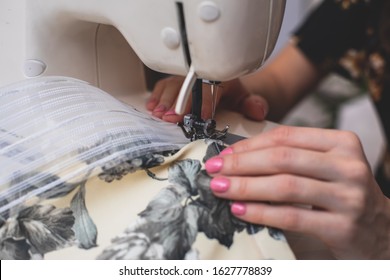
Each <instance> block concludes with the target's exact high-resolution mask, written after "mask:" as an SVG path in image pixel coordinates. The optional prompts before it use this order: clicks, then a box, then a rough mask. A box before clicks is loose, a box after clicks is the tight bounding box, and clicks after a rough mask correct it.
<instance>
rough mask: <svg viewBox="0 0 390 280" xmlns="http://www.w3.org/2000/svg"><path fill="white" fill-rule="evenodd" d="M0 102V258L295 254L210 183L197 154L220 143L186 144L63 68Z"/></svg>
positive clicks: (2, 95)
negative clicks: (243, 217) (233, 209)
mask: <svg viewBox="0 0 390 280" xmlns="http://www.w3.org/2000/svg"><path fill="white" fill-rule="evenodd" d="M74 98H76V99H77V103H74V102H73V101H74ZM0 101H4V102H0V104H4V105H0V112H1V113H0V114H3V115H2V117H3V118H2V119H6V118H8V122H1V119H0V128H1V130H0V132H1V133H0V143H1V146H0V162H1V166H2V168H3V169H2V171H1V172H3V173H2V177H1V178H0V182H1V183H2V184H1V185H0V209H1V213H0V259H42V258H46V259H198V258H203V259H204V258H226V257H227V256H230V258H237V259H239V258H243V259H247V258H272V259H279V258H282V259H289V258H294V256H293V254H292V252H291V250H290V248H289V246H288V244H287V242H286V240H285V238H284V234H283V233H282V232H281V231H280V230H278V229H273V228H267V227H264V226H261V225H252V224H248V223H245V222H242V221H240V220H238V219H236V218H235V217H234V216H232V215H231V213H230V210H229V201H226V200H221V199H218V198H216V197H214V196H213V194H212V193H211V191H210V189H209V181H210V178H209V176H208V175H207V174H206V172H205V171H204V168H203V163H204V161H205V160H206V159H207V158H209V157H211V156H213V155H215V154H217V153H218V152H219V151H220V150H221V149H223V148H224V143H222V142H218V143H217V142H213V141H205V140H201V141H198V142H194V143H190V144H187V143H188V140H187V139H185V137H184V136H183V135H182V131H181V129H180V128H179V127H178V126H175V125H172V124H167V123H164V122H162V121H159V120H157V119H153V118H151V117H150V116H147V115H144V114H141V113H139V112H137V111H135V109H134V108H131V107H127V106H126V105H124V104H121V103H118V101H117V100H115V99H113V98H111V97H109V96H108V94H106V93H104V92H102V91H100V90H98V89H96V88H93V87H92V86H90V85H88V84H85V83H83V82H81V81H76V80H73V79H68V78H65V77H47V78H44V79H37V80H30V81H28V82H22V83H18V84H16V85H12V86H10V87H7V88H3V89H0ZM5 101H7V102H5ZM27 101H28V102H27ZM91 102H92V103H91ZM56 103H57V104H56ZM10 104H11V105H12V107H13V108H14V110H11V108H10V107H11V105H10ZM35 105H36V106H35ZM7 106H8V107H7ZM18 106H19V107H18ZM87 108H88V110H86V109H87ZM1 109H4V110H1ZM70 112H71V113H70ZM7 114H8V115H7ZM91 114H92V115H93V118H89V116H90V115H91ZM27 115H28V116H30V118H26V116H27ZM42 116H43V118H42ZM34 118H35V119H34ZM34 120H39V125H34V124H37V123H38V122H37V121H34ZM10 122H13V124H12V125H11V124H10ZM64 163H67V165H65V164H64ZM75 170H76V171H77V172H75ZM5 171H7V172H5ZM202 239H203V242H202V241H200V240H202ZM205 244H206V245H205ZM210 244H212V245H210Z"/></svg>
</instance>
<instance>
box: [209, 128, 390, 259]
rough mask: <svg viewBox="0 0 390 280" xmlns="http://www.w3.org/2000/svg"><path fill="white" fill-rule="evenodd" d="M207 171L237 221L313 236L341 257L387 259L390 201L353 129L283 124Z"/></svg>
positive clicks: (243, 144)
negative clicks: (315, 127) (343, 130)
mask: <svg viewBox="0 0 390 280" xmlns="http://www.w3.org/2000/svg"><path fill="white" fill-rule="evenodd" d="M206 170H207V171H208V173H209V174H211V175H212V176H213V177H214V178H213V179H212V181H211V186H210V187H211V189H212V190H213V192H214V194H215V195H217V196H219V197H221V198H226V199H230V200H232V201H233V203H232V205H231V211H232V213H233V214H234V215H236V216H237V217H238V218H240V219H243V220H245V221H249V222H253V223H258V224H265V225H269V226H273V227H278V228H281V229H284V230H289V231H295V232H301V233H304V234H309V235H313V236H315V237H316V238H319V239H320V240H321V241H322V242H323V243H325V244H326V245H327V246H328V248H329V249H330V250H331V252H332V253H333V254H334V256H335V257H336V258H339V259H388V258H390V202H389V200H388V199H387V198H386V197H385V196H384V195H383V194H382V192H381V190H380V188H379V187H378V185H377V183H376V182H375V179H374V176H373V174H372V172H371V169H370V167H369V164H368V163H367V160H366V158H365V155H364V152H363V150H362V146H361V144H360V141H359V139H358V137H357V136H356V135H355V134H353V133H351V132H342V131H335V130H325V129H314V128H298V127H286V126H280V127H278V128H276V129H274V130H271V131H269V132H265V133H263V134H260V135H258V136H256V137H253V138H251V139H247V140H243V141H241V142H238V143H236V144H234V145H232V146H231V147H229V148H227V149H226V150H225V151H223V152H222V154H221V155H220V156H218V157H215V158H212V159H210V160H208V161H207V162H206ZM307 206H309V207H307Z"/></svg>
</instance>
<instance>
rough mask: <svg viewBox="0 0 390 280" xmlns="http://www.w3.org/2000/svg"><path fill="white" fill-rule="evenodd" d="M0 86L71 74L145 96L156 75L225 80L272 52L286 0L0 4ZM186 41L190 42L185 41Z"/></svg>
mask: <svg viewBox="0 0 390 280" xmlns="http://www.w3.org/2000/svg"><path fill="white" fill-rule="evenodd" d="M0 3H1V9H0V34H1V37H0V86H4V85H6V84H8V83H11V82H14V81H18V80H22V79H26V78H30V77H37V76H41V75H61V76H70V77H74V78H78V79H81V80H85V81H87V82H90V83H91V84H93V85H96V86H98V87H100V88H102V89H104V90H106V91H108V92H110V93H115V92H119V93H128V92H131V93H133V92H140V91H141V92H144V91H146V88H145V75H144V64H145V65H146V66H148V67H149V68H151V69H153V70H156V71H158V72H163V73H168V74H177V75H186V74H187V72H188V70H189V64H190V63H191V64H192V65H193V67H194V69H195V72H196V74H197V76H198V77H199V78H203V79H208V80H217V81H225V80H230V79H232V78H236V77H239V76H242V75H245V74H247V73H250V72H252V71H254V70H256V69H257V68H259V67H260V66H261V65H262V63H264V61H265V59H266V58H267V57H268V56H269V55H270V53H271V51H272V50H273V48H274V45H275V42H276V39H277V36H278V33H279V29H280V25H281V21H282V17H283V13H284V6H285V0H240V1H237V0H213V1H204V0H182V1H178V0H115V1H108V0H83V1H76V0H55V1H52V0H17V1H15V0H0ZM186 42H187V43H186Z"/></svg>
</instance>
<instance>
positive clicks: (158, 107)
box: [153, 104, 167, 113]
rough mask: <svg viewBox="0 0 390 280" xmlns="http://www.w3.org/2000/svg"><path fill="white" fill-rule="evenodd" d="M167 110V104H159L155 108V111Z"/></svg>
mask: <svg viewBox="0 0 390 280" xmlns="http://www.w3.org/2000/svg"><path fill="white" fill-rule="evenodd" d="M166 110H167V107H165V105H162V104H161V105H158V106H157V107H156V108H155V109H154V110H153V113H162V112H165V111H166Z"/></svg>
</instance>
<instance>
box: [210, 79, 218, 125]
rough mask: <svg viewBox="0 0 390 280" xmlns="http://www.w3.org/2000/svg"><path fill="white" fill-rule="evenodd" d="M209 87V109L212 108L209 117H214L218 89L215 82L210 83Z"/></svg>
mask: <svg viewBox="0 0 390 280" xmlns="http://www.w3.org/2000/svg"><path fill="white" fill-rule="evenodd" d="M210 87H211V99H212V101H211V106H212V107H211V109H212V113H211V119H214V117H215V111H216V108H217V91H218V87H217V88H216V85H215V83H212V84H211V85H210Z"/></svg>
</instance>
